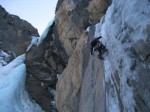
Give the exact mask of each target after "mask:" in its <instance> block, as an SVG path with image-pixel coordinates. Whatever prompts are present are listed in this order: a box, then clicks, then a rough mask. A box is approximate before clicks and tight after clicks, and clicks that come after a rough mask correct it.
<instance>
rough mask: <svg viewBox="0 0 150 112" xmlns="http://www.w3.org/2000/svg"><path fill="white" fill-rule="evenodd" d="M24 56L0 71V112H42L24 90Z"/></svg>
mask: <svg viewBox="0 0 150 112" xmlns="http://www.w3.org/2000/svg"><path fill="white" fill-rule="evenodd" d="M24 60H25V54H23V55H21V56H18V57H17V58H16V59H15V60H13V61H12V62H10V63H9V64H8V65H6V66H3V67H1V69H0V112H42V109H41V108H40V107H39V106H38V105H37V104H36V103H35V102H34V101H32V100H31V99H30V98H29V96H28V93H27V92H26V90H25V79H26V66H25V64H24Z"/></svg>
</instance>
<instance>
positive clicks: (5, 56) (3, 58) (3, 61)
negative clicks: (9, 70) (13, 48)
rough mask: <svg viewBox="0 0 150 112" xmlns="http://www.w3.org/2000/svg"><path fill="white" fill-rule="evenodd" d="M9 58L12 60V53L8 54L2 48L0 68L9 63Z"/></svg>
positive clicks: (0, 51)
mask: <svg viewBox="0 0 150 112" xmlns="http://www.w3.org/2000/svg"><path fill="white" fill-rule="evenodd" d="M9 60H10V55H8V54H7V53H6V52H4V51H3V50H2V49H0V68H1V67H2V66H5V65H7V63H8V62H9Z"/></svg>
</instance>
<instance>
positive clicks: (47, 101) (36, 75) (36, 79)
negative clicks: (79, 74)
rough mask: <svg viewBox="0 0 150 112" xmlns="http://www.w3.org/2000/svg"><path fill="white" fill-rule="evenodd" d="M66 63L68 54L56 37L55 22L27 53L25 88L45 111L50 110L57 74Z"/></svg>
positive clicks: (48, 111)
mask: <svg viewBox="0 0 150 112" xmlns="http://www.w3.org/2000/svg"><path fill="white" fill-rule="evenodd" d="M67 63H68V56H67V54H66V52H65V50H64V49H63V47H62V44H61V43H60V41H59V39H58V32H57V29H56V26H55V23H54V24H53V25H52V26H51V27H50V28H49V32H48V34H47V36H46V38H45V39H44V40H43V42H42V43H41V44H40V45H39V46H33V47H32V48H31V50H30V51H29V52H28V54H27V59H26V64H27V73H28V75H27V81H26V82H27V83H26V84H27V86H26V87H27V90H28V91H29V93H30V94H31V96H32V98H33V99H34V100H35V101H36V102H37V103H39V104H40V106H41V107H42V108H43V110H45V111H46V112H50V111H51V110H52V105H51V101H53V100H54V97H53V95H51V94H50V93H49V89H50V88H51V89H52V88H53V89H56V87H55V86H56V82H57V74H61V73H62V71H63V70H64V68H65V67H66V65H67Z"/></svg>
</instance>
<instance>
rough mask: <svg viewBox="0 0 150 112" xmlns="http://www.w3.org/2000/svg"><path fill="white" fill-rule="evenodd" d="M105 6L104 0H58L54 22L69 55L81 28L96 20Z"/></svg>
mask: <svg viewBox="0 0 150 112" xmlns="http://www.w3.org/2000/svg"><path fill="white" fill-rule="evenodd" d="M107 7H108V5H107V2H106V1H105V0H99V1H97V0H58V4H57V8H56V20H55V22H56V27H57V29H58V34H59V39H60V41H61V42H62V44H63V46H64V48H65V50H66V52H67V54H68V55H69V56H70V55H71V54H72V52H73V51H74V49H75V47H76V44H77V41H78V40H79V37H80V35H81V34H82V32H83V30H85V29H86V28H87V26H89V25H90V24H94V23H95V22H96V21H98V20H99V18H100V16H102V15H103V14H104V13H105V11H106V9H107ZM97 10H98V11H100V13H97Z"/></svg>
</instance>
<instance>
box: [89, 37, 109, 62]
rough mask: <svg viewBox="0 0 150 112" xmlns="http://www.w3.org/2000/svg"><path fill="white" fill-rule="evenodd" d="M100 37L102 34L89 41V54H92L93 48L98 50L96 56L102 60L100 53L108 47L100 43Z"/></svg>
mask: <svg viewBox="0 0 150 112" xmlns="http://www.w3.org/2000/svg"><path fill="white" fill-rule="evenodd" d="M100 38H102V36H99V37H97V38H95V39H94V40H92V41H91V55H93V49H94V51H98V52H99V54H98V58H99V59H101V60H104V58H103V57H102V54H103V53H104V52H106V51H108V49H107V48H106V47H105V46H104V45H103V44H102V42H100V41H99V39H100Z"/></svg>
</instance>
